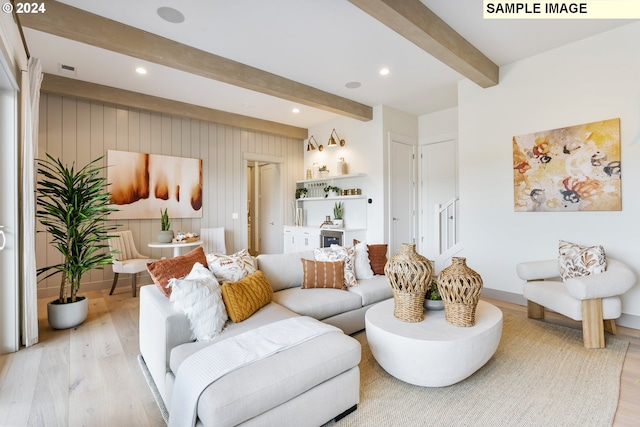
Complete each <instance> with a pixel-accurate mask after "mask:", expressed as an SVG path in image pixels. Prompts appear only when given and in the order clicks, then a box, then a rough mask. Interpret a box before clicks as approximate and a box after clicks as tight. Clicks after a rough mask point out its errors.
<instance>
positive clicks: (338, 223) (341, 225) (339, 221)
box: [333, 219, 344, 228]
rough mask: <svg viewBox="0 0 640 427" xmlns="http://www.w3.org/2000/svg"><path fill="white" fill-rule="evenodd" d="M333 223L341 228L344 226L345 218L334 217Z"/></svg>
mask: <svg viewBox="0 0 640 427" xmlns="http://www.w3.org/2000/svg"><path fill="white" fill-rule="evenodd" d="M333 225H336V226H338V227H340V228H342V227H344V220H342V219H334V220H333Z"/></svg>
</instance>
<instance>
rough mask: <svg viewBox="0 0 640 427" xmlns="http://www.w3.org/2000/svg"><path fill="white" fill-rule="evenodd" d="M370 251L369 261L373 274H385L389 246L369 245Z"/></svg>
mask: <svg viewBox="0 0 640 427" xmlns="http://www.w3.org/2000/svg"><path fill="white" fill-rule="evenodd" d="M367 247H368V249H369V261H370V263H371V270H373V274H384V266H385V265H386V264H387V245H386V244H377V245H367Z"/></svg>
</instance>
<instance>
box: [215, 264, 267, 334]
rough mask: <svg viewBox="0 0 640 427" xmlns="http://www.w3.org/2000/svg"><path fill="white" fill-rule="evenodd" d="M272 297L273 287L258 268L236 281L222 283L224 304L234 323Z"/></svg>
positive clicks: (265, 303) (263, 304)
mask: <svg viewBox="0 0 640 427" xmlns="http://www.w3.org/2000/svg"><path fill="white" fill-rule="evenodd" d="M272 298H273V289H272V288H271V285H270V284H269V282H268V281H267V278H266V277H264V274H262V271H260V270H258V271H256V272H255V273H253V274H250V275H248V276H247V277H245V278H243V279H240V280H238V281H237V282H227V283H224V284H223V285H222V299H223V300H224V305H225V306H226V307H227V313H229V317H230V318H231V320H233V321H234V322H235V323H238V322H242V321H243V320H245V319H248V318H249V317H251V315H252V314H253V313H255V312H256V311H258V310H260V309H261V308H262V307H264V306H265V305H267V304H269V303H270V302H271V299H272Z"/></svg>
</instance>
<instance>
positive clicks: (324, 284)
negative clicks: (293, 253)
mask: <svg viewBox="0 0 640 427" xmlns="http://www.w3.org/2000/svg"><path fill="white" fill-rule="evenodd" d="M300 261H302V274H303V276H302V289H311V288H332V289H344V290H347V287H346V286H345V284H344V261H342V260H340V261H313V260H310V259H304V258H301V259H300Z"/></svg>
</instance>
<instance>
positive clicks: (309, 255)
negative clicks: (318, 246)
mask: <svg viewBox="0 0 640 427" xmlns="http://www.w3.org/2000/svg"><path fill="white" fill-rule="evenodd" d="M302 258H304V259H314V258H313V251H312V250H310V251H301V252H292V253H287V254H260V255H258V256H257V258H256V260H257V263H258V270H260V271H262V272H263V273H264V276H265V277H266V278H267V280H268V281H269V283H270V284H271V287H272V288H273V290H274V291H276V292H277V291H280V290H282V289H287V288H293V287H296V286H300V284H301V283H302V264H301V263H300V259H302Z"/></svg>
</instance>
